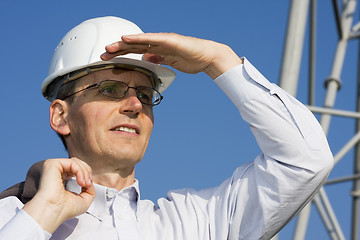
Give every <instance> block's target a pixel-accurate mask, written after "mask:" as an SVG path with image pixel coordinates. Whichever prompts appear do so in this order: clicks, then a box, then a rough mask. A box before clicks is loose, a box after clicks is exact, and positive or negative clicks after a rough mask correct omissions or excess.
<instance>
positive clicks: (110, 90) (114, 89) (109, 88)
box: [101, 86, 116, 94]
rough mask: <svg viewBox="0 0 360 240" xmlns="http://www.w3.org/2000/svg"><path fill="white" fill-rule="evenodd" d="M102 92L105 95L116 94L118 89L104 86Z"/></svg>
mask: <svg viewBox="0 0 360 240" xmlns="http://www.w3.org/2000/svg"><path fill="white" fill-rule="evenodd" d="M101 92H103V93H108V94H110V93H115V92H116V87H115V86H104V87H102V88H101Z"/></svg>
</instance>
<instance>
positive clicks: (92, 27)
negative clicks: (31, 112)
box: [41, 17, 175, 101]
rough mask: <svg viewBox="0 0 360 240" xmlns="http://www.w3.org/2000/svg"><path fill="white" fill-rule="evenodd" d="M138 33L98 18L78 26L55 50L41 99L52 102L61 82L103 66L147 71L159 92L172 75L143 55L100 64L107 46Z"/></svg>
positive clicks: (129, 24)
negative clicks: (126, 67) (152, 75)
mask: <svg viewBox="0 0 360 240" xmlns="http://www.w3.org/2000/svg"><path fill="white" fill-rule="evenodd" d="M138 33H142V30H141V29H140V28H139V27H138V26H137V25H135V24H134V23H132V22H130V21H128V20H125V19H122V18H118V17H100V18H94V19H90V20H87V21H84V22H82V23H80V24H79V25H78V26H76V27H74V28H73V29H71V30H70V31H69V32H68V33H67V34H66V35H65V36H64V37H63V39H62V40H61V41H60V43H59V44H58V46H57V47H56V48H55V51H54V54H53V57H52V59H51V62H50V67H49V72H48V76H47V78H46V79H45V80H44V81H43V83H42V89H41V90H42V94H43V96H44V97H45V98H46V99H48V100H50V101H52V100H54V99H55V98H56V92H57V91H58V89H59V87H60V86H61V85H62V84H63V83H64V81H69V76H70V75H71V73H73V72H75V71H79V70H86V71H85V72H84V71H80V72H83V73H84V75H86V74H89V73H91V71H89V69H92V68H94V67H95V66H99V65H101V66H103V65H107V64H109V65H114V64H115V65H117V64H120V65H123V66H129V67H130V68H131V66H135V67H137V68H135V69H134V70H137V69H144V70H147V71H150V72H152V73H154V74H155V76H156V79H157V80H156V81H158V82H157V83H156V84H155V85H156V88H157V90H158V91H159V92H163V91H164V90H165V89H166V88H167V87H168V86H169V85H170V84H171V82H172V81H173V80H174V78H175V73H174V72H173V71H172V70H170V69H168V68H166V67H163V66H160V65H158V64H154V63H150V62H147V61H144V60H143V59H142V57H143V54H127V55H124V56H118V57H115V58H113V59H111V60H109V61H102V60H101V58H100V55H101V54H102V53H104V52H105V46H107V45H108V44H111V43H113V42H117V41H121V37H122V36H123V35H130V34H138ZM80 77H81V76H80ZM78 78H79V77H78ZM74 79H75V78H74ZM70 80H71V79H70Z"/></svg>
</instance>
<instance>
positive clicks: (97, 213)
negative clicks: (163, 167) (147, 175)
mask: <svg viewBox="0 0 360 240" xmlns="http://www.w3.org/2000/svg"><path fill="white" fill-rule="evenodd" d="M94 188H95V191H96V195H95V199H94V201H93V202H92V203H91V205H90V207H89V209H88V210H87V213H88V214H90V215H92V216H94V217H96V218H97V219H99V220H100V221H102V220H103V216H104V214H106V213H107V212H108V209H109V206H110V205H109V204H108V203H109V201H112V200H113V198H115V197H116V195H119V194H124V193H127V194H126V195H128V197H129V201H133V202H135V203H136V204H137V202H138V200H139V199H140V190H139V181H138V180H137V179H135V181H134V183H133V184H132V185H130V186H128V187H126V188H124V189H122V190H121V191H118V190H116V189H114V188H109V187H105V186H102V185H99V184H94ZM66 189H67V190H68V191H72V192H75V193H80V192H81V187H80V186H79V185H78V184H77V182H76V179H75V178H71V179H69V180H68V182H67V184H66Z"/></svg>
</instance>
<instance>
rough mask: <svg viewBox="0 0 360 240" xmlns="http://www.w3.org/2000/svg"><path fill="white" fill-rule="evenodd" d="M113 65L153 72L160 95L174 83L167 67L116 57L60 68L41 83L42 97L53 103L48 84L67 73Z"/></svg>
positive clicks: (173, 77)
mask: <svg viewBox="0 0 360 240" xmlns="http://www.w3.org/2000/svg"><path fill="white" fill-rule="evenodd" d="M114 63H120V64H126V65H132V66H138V67H141V68H145V69H147V70H149V71H151V72H153V73H154V74H155V75H156V76H157V77H158V78H159V81H160V82H159V83H158V84H157V90H158V91H159V92H160V93H162V92H164V91H165V90H166V89H167V88H168V87H169V85H170V84H171V83H172V81H174V79H175V76H176V73H175V72H174V71H173V70H171V69H169V68H167V67H164V66H162V65H159V64H154V63H151V62H147V61H144V60H137V59H131V58H126V57H116V58H113V59H111V60H109V61H101V60H100V61H98V62H93V63H91V64H88V65H81V66H73V67H68V68H62V69H61V70H59V71H56V72H55V73H53V74H51V75H49V76H48V77H47V78H46V79H45V80H44V81H43V83H42V86H41V92H42V95H43V96H44V97H45V98H46V99H47V100H49V101H53V100H54V99H53V93H52V92H49V90H48V87H49V85H50V83H52V82H53V81H54V80H55V79H56V78H59V77H62V76H65V75H66V74H68V73H71V72H74V71H77V70H80V69H82V68H87V67H91V66H97V65H104V64H114Z"/></svg>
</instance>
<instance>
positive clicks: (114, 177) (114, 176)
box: [93, 170, 135, 191]
mask: <svg viewBox="0 0 360 240" xmlns="http://www.w3.org/2000/svg"><path fill="white" fill-rule="evenodd" d="M93 181H94V183H96V184H99V185H102V186H105V187H110V188H115V189H117V190H118V191H120V190H122V189H124V188H126V187H128V186H131V185H132V184H133V183H134V182H135V171H134V170H133V171H132V172H131V173H130V174H126V175H125V176H124V174H119V173H114V172H108V173H101V174H97V173H94V175H93Z"/></svg>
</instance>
